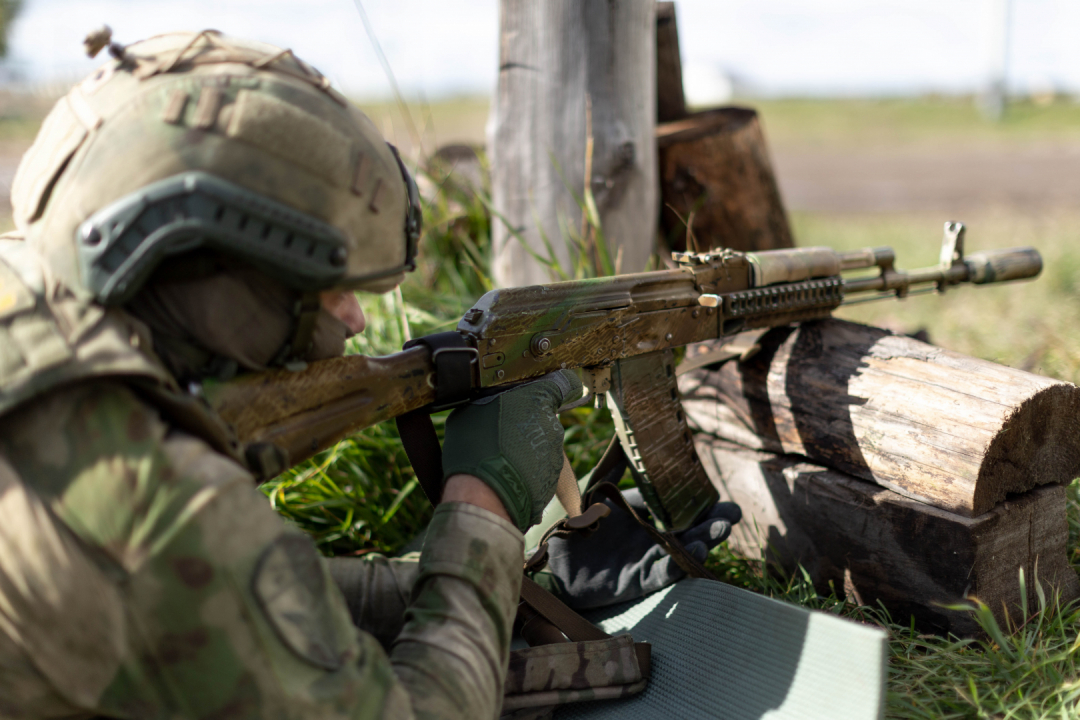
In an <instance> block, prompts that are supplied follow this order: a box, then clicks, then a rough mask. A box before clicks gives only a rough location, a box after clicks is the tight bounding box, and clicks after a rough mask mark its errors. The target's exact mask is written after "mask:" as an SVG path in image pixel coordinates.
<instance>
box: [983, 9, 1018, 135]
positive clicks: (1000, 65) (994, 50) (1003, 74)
mask: <svg viewBox="0 0 1080 720" xmlns="http://www.w3.org/2000/svg"><path fill="white" fill-rule="evenodd" d="M986 7H987V12H988V13H989V26H990V68H991V69H990V78H989V82H988V83H987V86H986V90H985V91H984V93H983V96H982V110H983V113H984V114H985V115H986V116H987V117H988V118H990V119H991V120H1001V118H1002V117H1004V115H1005V106H1006V104H1007V103H1008V90H1009V86H1008V75H1009V39H1010V38H1009V35H1010V30H1011V27H1010V26H1011V23H1012V0H987V4H986Z"/></svg>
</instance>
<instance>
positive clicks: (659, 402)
mask: <svg viewBox="0 0 1080 720" xmlns="http://www.w3.org/2000/svg"><path fill="white" fill-rule="evenodd" d="M963 241H964V226H963V225H962V224H961V223H946V225H945V238H944V241H943V244H942V249H941V259H940V262H939V264H938V265H935V266H933V267H929V268H924V269H920V270H912V271H908V272H904V271H901V270H897V269H896V268H895V267H894V261H895V256H894V253H893V250H892V249H891V248H887V247H881V248H866V249H862V250H855V251H852V252H837V251H835V250H832V249H830V248H827V247H811V248H797V249H790V250H770V251H763V252H750V253H742V252H736V251H732V250H715V251H711V252H708V253H700V254H695V253H674V254H673V259H674V260H675V261H676V263H677V267H675V268H673V269H669V270H658V271H655V272H644V273H637V274H630V275H618V276H615V277H604V278H595V279H589V280H575V281H570V282H560V283H553V284H550V285H536V286H532V287H520V288H506V289H500V290H492V291H491V292H489V293H487V294H486V295H484V296H483V297H482V298H480V300H479V301H478V302H477V303H476V304H475V305H474V306H473V307H472V308H471V309H470V310H469V311H468V312H466V313H465V315H464V316H463V317H462V319H461V321H460V322H459V323H458V326H457V329H456V330H453V331H449V332H444V333H437V334H435V335H429V336H427V337H424V338H419V339H417V340H413V341H411V342H410V343H407V344H406V347H405V349H404V350H403V351H402V352H399V353H395V354H393V355H388V356H385V357H365V356H360V355H353V356H346V357H342V358H335V359H332V360H323V361H319V362H314V363H311V364H310V365H309V366H308V367H307V368H306V369H304V370H302V371H299V372H290V371H286V370H278V371H270V372H265V373H259V374H254V375H247V376H241V377H239V378H237V379H235V380H232V381H229V382H227V383H219V384H211V385H207V386H206V387H205V388H204V390H203V392H204V396H205V397H206V399H207V400H208V401H209V402H210V404H211V406H213V407H214V408H215V409H216V410H217V411H218V412H219V413H220V414H221V415H222V416H223V417H224V418H225V419H226V420H227V421H228V422H229V423H231V424H232V426H233V428H234V429H235V431H236V433H237V435H238V437H239V439H240V440H241V442H242V443H244V444H245V445H246V447H247V454H248V458H249V460H251V461H252V464H253V465H255V466H257V467H263V468H268V471H267V472H266V474H268V475H271V474H274V473H275V472H277V471H280V470H281V469H284V468H286V467H289V466H291V465H293V464H295V463H298V462H300V461H301V460H303V459H305V458H308V457H310V456H311V455H313V454H314V453H316V452H318V451H319V450H322V449H324V448H327V447H330V446H331V445H333V444H334V443H336V442H337V441H338V440H341V439H342V438H344V437H346V436H348V435H350V434H352V433H355V432H357V431H359V430H362V429H363V428H365V427H368V426H371V425H374V424H375V423H379V422H382V421H384V420H389V419H391V418H395V417H398V416H402V415H404V414H405V413H410V412H416V411H420V410H423V411H428V412H434V411H436V410H440V409H445V408H449V407H453V406H455V405H460V404H463V403H465V402H468V401H469V400H471V399H474V398H476V397H479V396H480V395H482V394H484V393H491V392H497V391H498V390H497V389H499V388H504V389H505V386H509V385H512V384H514V383H520V382H522V381H525V380H529V379H530V378H535V377H538V376H541V375H544V374H546V373H549V372H552V371H554V370H558V369H560V368H573V369H580V370H581V373H582V379H583V383H584V386H585V389H586V391H587V393H588V394H587V395H586V396H585V398H583V400H582V403H584V402H586V401H588V400H589V399H595V401H596V402H597V405H598V406H600V405H603V404H604V403H605V397H606V398H608V400H609V403H608V404H609V406H610V409H611V411H612V413H613V414H614V417H615V421H616V428H617V432H618V436H619V441H620V443H621V445H622V450H623V452H625V455H626V458H627V459H628V460H629V464H630V467H631V471H632V473H633V475H634V478H635V480H636V481H637V483H638V486H639V487H640V488H641V490H642V494H643V496H644V497H645V499H646V501H647V502H648V504H649V506H650V509H651V510H652V511H653V514H654V516H655V517H656V518H657V519H658V520H659V521H660V522H661V523H663V525H664V526H665V527H666V528H667V529H669V530H680V529H683V528H685V527H687V526H688V525H689V524H690V523H691V522H692V521H693V519H694V518H695V517H696V516H697V515H698V514H699V513H700V512H701V510H703V509H704V508H706V507H711V506H712V504H713V503H715V502H716V491H715V490H714V489H713V487H712V485H711V484H710V482H709V480H708V478H707V477H706V475H705V471H704V468H703V467H702V466H701V462H700V460H699V459H698V457H697V454H696V452H695V450H694V445H693V442H692V438H691V433H690V430H689V428H688V427H687V424H686V418H685V416H684V414H683V411H682V408H681V405H680V399H679V392H678V387H677V385H676V377H675V376H676V372H675V359H674V353H673V350H674V349H675V348H679V347H682V346H685V345H689V344H691V343H696V342H700V341H703V340H710V339H715V338H723V337H726V336H730V335H734V334H736V333H739V332H742V331H744V330H750V329H754V328H768V327H775V326H779V325H786V324H790V323H794V322H800V321H806V320H815V319H820V318H825V317H827V316H828V315H829V314H830V313H831V312H832V311H833V310H834V309H836V308H837V307H839V306H840V305H842V304H844V303H845V302H851V301H852V300H850V299H849V298H852V296H859V297H858V300H864V299H878V298H886V297H904V296H906V295H908V294H914V293H916V292H920V291H922V292H932V291H935V290H936V291H937V292H944V291H945V290H946V288H948V287H950V286H953V285H957V284H960V283H966V282H970V283H975V284H985V283H992V282H1003V281H1007V280H1018V279H1022V278H1031V277H1034V276H1036V275H1037V274H1038V273H1039V272H1040V270H1041V269H1042V258H1041V257H1040V255H1039V253H1038V251H1036V250H1035V249H1033V248H1010V249H1006V250H992V251H987V252H982V253H977V254H973V255H968V256H965V255H964V247H963ZM871 269H872V270H874V271H876V272H873V273H872V274H869V275H868V274H867V272H866V271H867V270H871ZM860 270H861V271H863V272H862V273H861V276H856V277H851V276H849V277H844V276H843V273H845V272H848V271H860ZM727 357H731V355H730V354H728V355H727V356H720V355H716V354H712V355H709V354H706V355H703V356H697V357H695V358H694V359H693V360H692V362H693V363H694V364H695V365H697V366H701V365H705V364H710V363H714V362H718V361H722V360H724V359H727ZM564 409H566V408H564Z"/></svg>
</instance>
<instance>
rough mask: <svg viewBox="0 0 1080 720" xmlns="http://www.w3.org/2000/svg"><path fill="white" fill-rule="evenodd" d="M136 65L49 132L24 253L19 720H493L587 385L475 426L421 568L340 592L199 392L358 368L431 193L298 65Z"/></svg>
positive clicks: (212, 43) (499, 404) (0, 587)
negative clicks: (313, 367)
mask: <svg viewBox="0 0 1080 720" xmlns="http://www.w3.org/2000/svg"><path fill="white" fill-rule="evenodd" d="M99 40H100V38H99ZM105 42H107V40H105V41H104V42H97V44H98V45H103V44H105ZM110 53H111V54H112V55H113V60H112V61H110V62H109V63H108V64H106V65H105V66H103V67H102V68H101V69H99V70H98V71H97V72H96V73H94V74H93V75H91V76H90V77H89V78H87V79H86V80H85V81H84V82H82V83H80V84H79V85H77V86H76V87H75V88H74V89H73V90H72V91H71V92H70V93H69V94H68V95H67V96H66V97H65V98H64V99H62V100H61V101H60V102H59V103H58V104H57V105H56V107H55V108H54V109H53V111H52V112H51V113H50V115H49V116H48V118H47V119H46V120H45V123H44V124H43V126H42V129H41V132H40V133H39V135H38V138H37V140H36V141H35V143H34V145H33V147H32V148H31V149H30V151H29V152H28V153H27V154H26V156H25V157H24V159H23V162H22V164H21V165H20V167H19V170H18V173H17V176H16V179H15V183H14V186H13V189H12V205H13V211H14V216H15V221H16V225H17V227H18V231H17V233H15V234H13V235H11V236H8V237H7V238H6V239H3V240H0V718H49V717H65V718H67V717H89V716H92V715H97V716H105V717H116V718H154V717H183V718H210V717H214V718H218V717H245V718H247V717H251V718H261V717H297V718H308V717H310V718H315V717H318V718H332V717H342V718H346V717H348V718H361V717H388V718H407V717H413V716H415V717H471V718H487V717H493V716H495V714H496V713H497V711H498V708H499V704H500V701H501V695H502V686H503V679H504V676H505V672H506V662H507V653H508V648H509V642H510V635H511V629H512V622H513V618H514V612H515V608H516V604H517V598H518V588H519V585H520V573H521V562H522V552H523V547H522V534H521V533H522V531H523V530H525V529H526V528H527V527H528V526H529V525H531V524H533V523H535V522H536V521H537V520H538V519H539V517H540V513H541V511H542V510H543V508H544V506H545V505H546V504H547V502H548V501H549V500H550V498H551V496H552V494H553V492H554V485H555V480H556V478H557V476H558V473H559V469H560V467H561V462H562V450H561V445H562V430H561V426H560V425H559V422H558V419H557V418H556V416H555V410H556V409H557V408H558V407H559V406H560V405H561V404H562V403H563V402H564V401H565V400H567V399H571V398H573V397H576V396H577V395H580V383H579V381H578V380H577V378H576V376H574V375H573V374H572V373H569V372H566V371H563V372H560V373H555V374H553V375H550V376H547V377H545V378H543V379H541V380H540V381H537V382H534V383H531V384H528V385H525V386H522V387H520V388H518V389H516V390H514V391H511V392H509V393H504V394H502V395H499V396H497V397H496V398H495V399H494V400H490V401H488V402H487V404H484V405H474V406H469V407H467V408H465V409H463V410H459V411H457V412H456V413H455V414H454V416H452V418H451V420H450V421H449V423H448V438H447V451H446V454H445V456H444V464H445V467H446V471H447V475H448V477H447V480H446V484H445V487H444V494H443V497H442V503H441V504H440V505H439V506H438V507H437V508H436V511H435V514H434V518H433V520H432V522H431V526H430V527H429V530H428V534H427V542H426V544H425V547H424V551H423V553H422V555H421V557H420V559H419V561H418V562H415V561H396V560H388V559H386V558H381V557H373V558H365V559H363V560H360V559H343V560H334V561H332V562H329V563H328V562H324V561H323V560H322V559H321V558H320V557H319V556H318V553H317V552H316V550H315V548H314V546H313V544H312V543H311V541H310V540H309V539H308V538H307V537H306V536H304V535H303V534H302V533H300V532H299V531H297V530H295V529H290V528H288V527H286V526H285V525H284V523H282V521H281V520H280V518H278V516H277V515H276V514H275V513H274V512H273V511H272V510H271V508H270V507H269V505H268V503H266V501H265V498H263V497H262V496H261V495H260V494H259V493H258V492H257V490H256V489H255V483H254V481H253V476H265V475H267V474H271V473H272V472H273V471H275V470H276V468H272V467H266V466H265V465H266V461H265V458H262V457H260V456H259V455H258V454H252V456H251V457H247V456H245V454H244V452H242V450H241V448H240V447H239V446H238V444H237V443H236V442H235V440H234V439H233V437H232V436H231V434H230V431H229V429H228V427H227V426H225V425H224V424H223V422H222V421H221V420H220V419H219V418H218V417H217V416H215V415H214V414H213V413H212V412H210V411H209V410H208V408H207V406H206V405H205V403H203V402H202V401H201V400H200V399H199V397H198V390H199V383H200V382H201V381H202V380H205V379H207V378H227V377H229V376H231V375H232V374H234V373H236V372H241V371H252V370H261V369H265V368H267V367H271V366H280V365H284V366H291V365H292V364H294V363H303V362H306V361H310V360H316V359H320V358H326V357H332V356H335V355H339V354H340V353H341V352H342V351H343V347H344V342H345V340H346V338H347V337H348V336H349V335H350V334H352V333H355V332H359V331H360V330H362V329H363V324H364V320H363V314H362V313H361V312H360V308H359V305H358V304H357V303H356V299H355V296H354V295H353V294H352V291H354V290H362V291H367V292H385V291H387V290H389V289H392V288H393V287H395V286H396V285H397V284H398V283H399V282H401V280H402V278H403V276H404V273H405V272H406V271H408V270H411V269H412V267H413V257H414V255H415V252H416V243H417V240H418V237H419V232H420V211H419V205H418V201H417V196H416V190H415V185H414V184H413V182H412V179H411V178H410V177H409V174H408V172H407V171H406V169H405V167H404V165H403V164H402V162H401V160H400V158H399V157H398V156H397V153H396V151H395V150H394V149H393V148H392V147H390V146H388V145H387V144H386V143H385V142H383V141H382V139H381V138H380V137H379V134H378V132H377V131H376V130H375V129H374V127H373V126H372V124H371V123H370V121H369V120H368V119H367V118H366V117H364V116H363V115H362V114H361V113H360V112H359V111H357V110H356V109H355V108H353V107H352V106H351V105H350V104H349V103H347V102H346V101H345V100H344V98H342V97H341V96H340V95H339V94H338V93H337V92H335V91H334V90H333V89H332V88H331V87H330V85H329V83H328V82H327V80H326V79H325V78H324V77H323V76H322V75H320V74H319V73H318V72H317V71H315V70H314V69H313V68H311V67H310V66H308V65H307V64H305V63H304V62H302V61H300V60H299V59H297V58H296V57H295V56H293V55H292V53H291V52H290V51H288V50H281V49H279V48H276V47H272V46H268V45H264V44H260V43H254V42H249V41H242V40H238V39H235V38H230V37H226V36H223V35H221V34H219V33H216V32H213V31H204V32H202V33H198V34H190V33H188V34H172V35H165V36H160V37H157V38H152V39H150V40H148V41H145V42H141V43H136V44H134V45H130V46H127V47H122V46H119V45H117V44H113V45H111V46H110ZM522 423H525V424H528V425H530V426H535V429H536V431H535V432H532V433H530V438H529V440H530V441H529V442H526V441H524V440H523V439H521V437H522V436H521V434H520V430H519V429H518V426H519V425H520V424H522ZM536 438H540V439H541V442H533V440H535V439H536ZM711 527H713V526H712V525H710V528H711ZM717 527H719V526H717ZM707 534H709V536H710V537H712V536H715V535H718V534H723V535H726V532H723V533H717V532H712V531H711V530H710V532H709V533H707ZM721 539H722V538H721ZM711 544H715V543H711ZM711 544H710V546H711ZM706 549H707V548H706ZM635 560H636V558H635ZM654 560H656V558H652V559H651V560H650V565H651V564H652V562H653V561H654ZM623 561H624V558H620V559H619V562H620V563H622V562H623ZM668 574H669V575H670V578H669V579H668V580H667V581H668V582H670V581H671V580H672V579H674V578H675V577H676V576H677V573H675V572H671V573H668ZM599 575H603V572H600V573H599ZM592 577H593V578H594V582H592V583H591V584H590V585H589V589H590V591H591V592H594V593H595V592H596V591H597V586H598V583H597V582H595V578H596V577H598V575H597V572H596V569H595V568H594V571H593V574H592ZM654 579H655V578H654ZM655 584H656V583H655V582H653V585H655ZM564 585H565V586H566V587H571V586H572V583H571V582H569V581H567V582H565V583H564ZM599 585H601V586H602V585H603V582H600V583H599ZM648 589H652V586H648V587H644V588H637V590H636V592H637V594H640V593H641V592H642V591H644V590H648ZM571 590H572V587H571ZM623 590H625V588H623ZM600 591H601V592H603V591H604V589H603V587H601V588H600ZM632 594H633V592H631V595H632ZM620 597H627V595H626V593H625V592H623V594H622V595H620ZM593 604H595V603H593ZM357 627H359V628H360V629H361V631H360V632H358V631H357V629H356V628H357Z"/></svg>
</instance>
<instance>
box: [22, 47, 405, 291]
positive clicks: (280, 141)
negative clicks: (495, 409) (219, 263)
mask: <svg viewBox="0 0 1080 720" xmlns="http://www.w3.org/2000/svg"><path fill="white" fill-rule="evenodd" d="M107 42H108V35H106V36H105V38H104V40H102V39H101V38H100V37H99V38H97V39H95V38H94V36H93V35H91V36H90V37H88V38H87V44H88V51H91V52H96V49H98V48H99V47H100V46H103V45H105V44H107ZM91 45H96V46H97V47H91ZM110 54H111V55H112V56H113V59H112V60H111V61H110V62H108V63H107V64H105V65H104V66H102V67H101V68H99V69H98V70H97V71H96V72H95V73H94V74H92V75H91V76H90V77H88V78H86V79H85V80H84V81H83V82H81V83H79V84H78V85H76V86H75V87H74V88H73V89H72V90H71V92H69V93H68V95H67V96H65V97H64V98H63V99H61V100H60V101H59V102H58V103H57V104H56V106H55V107H54V108H53V110H52V111H51V113H50V114H49V116H48V117H47V118H46V119H45V122H44V124H43V125H42V128H41V131H40V132H39V133H38V136H37V139H36V140H35V141H34V144H33V146H32V147H31V148H30V150H29V151H28V152H27V153H26V155H25V156H24V157H23V159H22V162H21V164H20V165H19V168H18V171H17V173H16V176H15V180H14V183H13V185H12V193H11V195H12V208H13V214H14V218H15V222H16V225H17V226H18V227H19V229H20V230H23V231H25V232H26V233H27V236H28V239H29V240H30V241H31V242H32V243H36V244H37V246H38V248H39V250H40V251H41V253H42V254H43V255H44V257H45V258H46V260H47V263H48V266H49V269H50V271H51V273H52V277H51V280H52V284H53V285H54V287H56V286H65V287H66V288H68V289H69V290H71V291H72V292H74V293H76V294H77V295H81V296H84V297H86V296H89V297H92V298H93V299H94V300H96V301H97V302H100V303H102V304H105V305H115V304H120V303H123V302H125V301H126V300H128V299H130V298H131V296H132V295H133V294H134V293H135V292H136V291H137V290H138V289H139V287H140V286H141V285H142V284H143V283H144V282H145V281H146V279H147V277H148V276H149V275H150V273H151V272H153V271H154V270H155V268H157V267H158V266H159V265H160V264H161V263H162V262H163V261H167V260H168V259H169V258H172V257H174V256H177V255H180V254H183V253H187V252H190V251H192V250H196V249H200V248H205V249H209V250H214V251H218V252H220V253H223V254H226V255H229V256H231V257H236V258H239V259H241V260H242V261H244V262H247V263H250V264H252V265H254V266H256V267H257V268H259V269H260V270H262V271H264V272H266V273H267V274H268V275H270V276H272V277H274V278H276V279H278V280H280V281H282V282H284V283H286V284H287V285H289V286H291V287H294V288H296V289H298V290H301V291H305V292H307V293H312V292H315V291H320V290H324V289H331V288H335V289H358V290H368V291H372V292H384V291H386V290H389V289H391V288H393V287H394V286H396V285H397V284H398V283H400V282H401V280H402V279H403V277H404V273H405V272H406V271H409V270H412V269H413V267H414V263H413V258H414V256H415V253H416V243H417V239H418V236H419V233H420V210H419V204H418V198H417V193H416V185H415V184H414V183H413V181H412V178H411V177H410V176H409V173H408V172H407V170H406V169H405V166H404V164H403V163H402V161H401V158H400V157H399V156H398V154H397V151H396V150H395V149H394V148H393V147H392V146H389V145H388V144H387V143H386V142H384V141H383V139H382V137H381V136H380V134H379V132H378V130H377V129H376V128H375V126H374V125H373V124H372V123H371V121H370V120H369V119H368V118H367V117H366V116H365V115H364V114H363V113H361V112H360V111H359V110H358V109H356V108H355V107H353V106H352V105H351V104H350V103H348V102H347V101H346V100H345V98H344V97H342V96H341V95H340V94H339V93H338V92H336V91H335V90H333V89H332V88H331V87H330V83H329V81H328V80H327V79H326V78H325V77H323V76H322V75H321V74H320V73H319V72H318V71H316V70H315V69H314V68H312V67H311V66H309V65H307V64H306V63H304V62H303V61H301V60H299V59H298V58H297V57H296V56H294V55H293V53H292V51H291V50H283V49H281V48H277V47H274V46H272V45H266V44H263V43H258V42H252V41H246V40H239V39H236V38H231V37H227V36H225V35H222V34H221V33H219V32H217V31H213V30H206V31H203V32H201V33H175V34H169V35H161V36H158V37H154V38H151V39H149V40H146V41H143V42H139V43H136V44H134V45H129V46H127V47H122V46H120V45H118V44H115V43H114V44H112V45H111V46H110Z"/></svg>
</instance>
